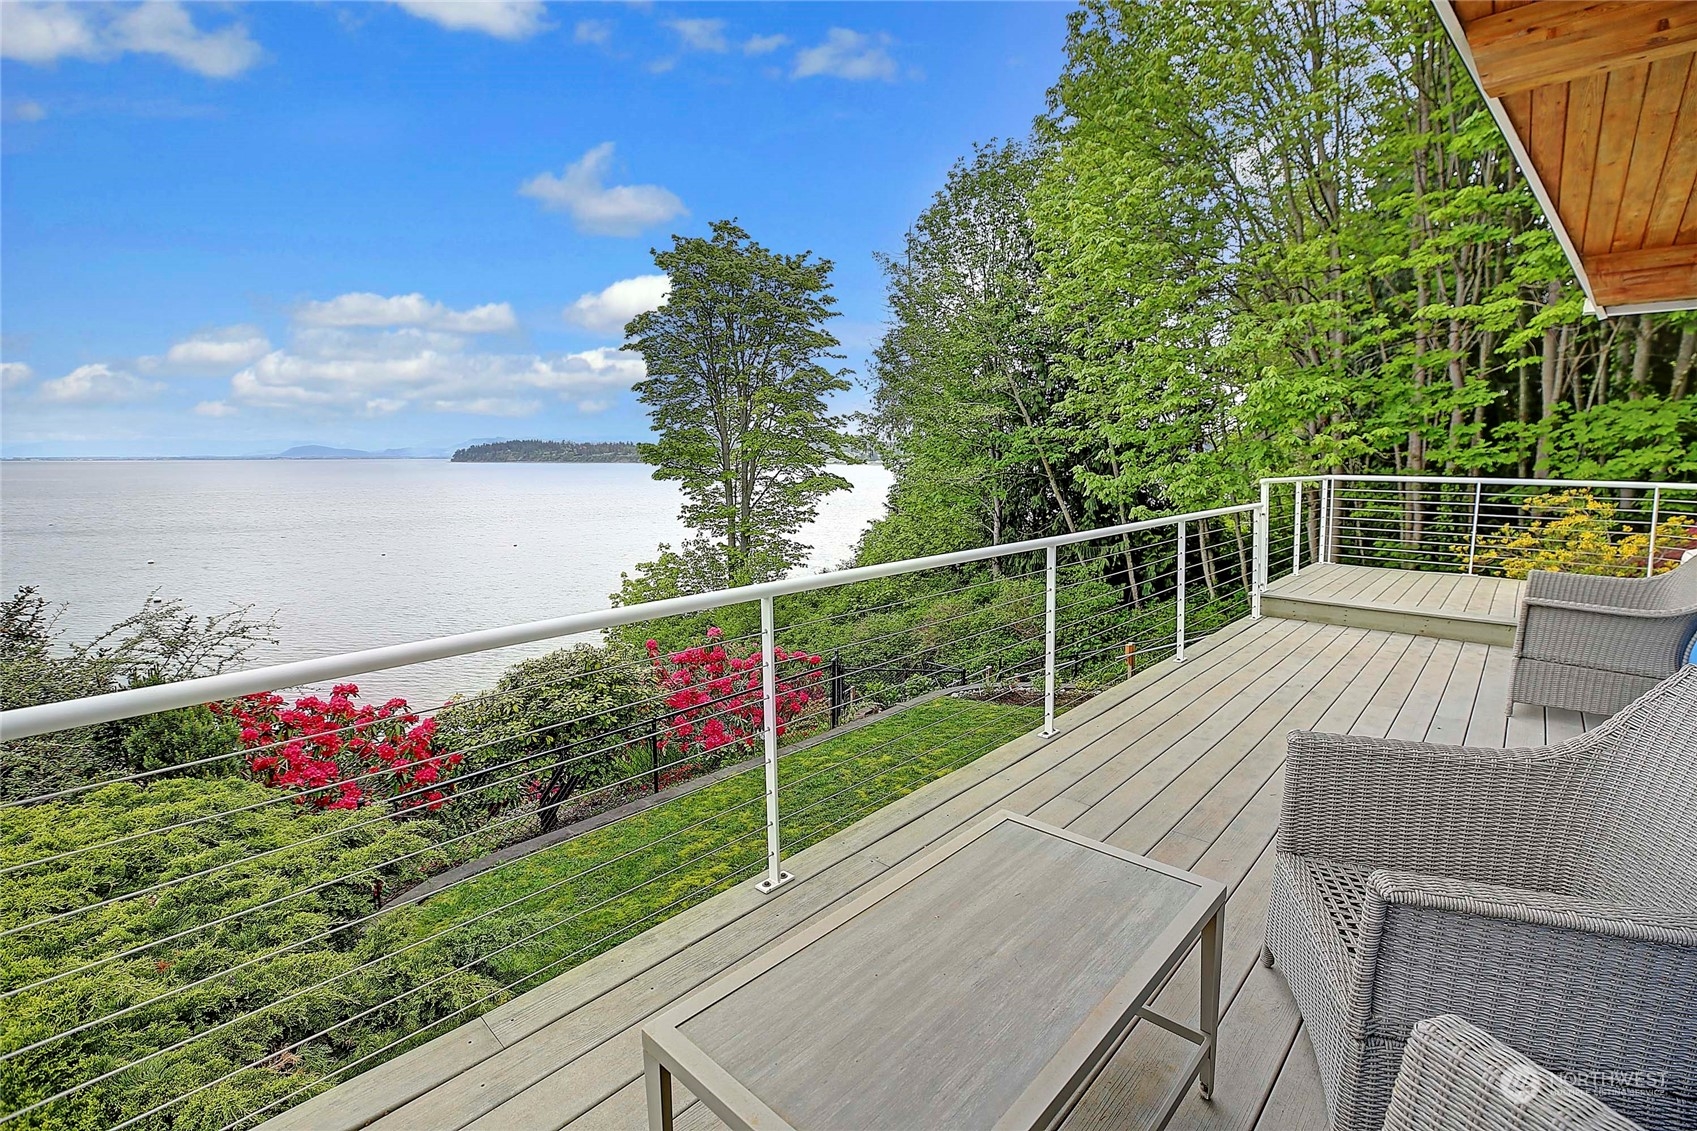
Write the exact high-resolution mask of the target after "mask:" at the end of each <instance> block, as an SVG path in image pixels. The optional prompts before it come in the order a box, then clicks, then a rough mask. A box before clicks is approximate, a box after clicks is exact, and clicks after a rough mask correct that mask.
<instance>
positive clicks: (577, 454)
mask: <svg viewBox="0 0 1697 1131" xmlns="http://www.w3.org/2000/svg"><path fill="white" fill-rule="evenodd" d="M453 462H455V463H641V462H642V457H641V456H639V455H637V452H636V445H635V444H632V443H627V442H625V441H622V440H620V441H614V442H612V443H607V444H580V443H576V442H574V441H572V440H502V441H499V442H498V443H493V444H473V445H471V446H470V447H467V448H461V449H460V450H459V451H457V452H455V453H454V457H453Z"/></svg>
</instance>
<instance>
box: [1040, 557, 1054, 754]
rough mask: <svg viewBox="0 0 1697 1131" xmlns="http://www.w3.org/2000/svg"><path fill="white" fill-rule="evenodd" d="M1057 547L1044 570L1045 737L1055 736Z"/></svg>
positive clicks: (1047, 560)
mask: <svg viewBox="0 0 1697 1131" xmlns="http://www.w3.org/2000/svg"><path fill="white" fill-rule="evenodd" d="M1055 573H1056V570H1055V547H1053V546H1050V547H1049V549H1048V553H1047V555H1046V560H1045V567H1044V570H1043V737H1044V738H1053V737H1054V734H1055Z"/></svg>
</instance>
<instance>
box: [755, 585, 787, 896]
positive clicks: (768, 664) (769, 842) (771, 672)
mask: <svg viewBox="0 0 1697 1131" xmlns="http://www.w3.org/2000/svg"><path fill="white" fill-rule="evenodd" d="M777 637H778V630H777V627H776V625H775V624H774V622H773V616H772V598H770V597H762V598H760V695H761V703H762V708H763V709H762V712H761V715H762V718H763V719H764V722H765V726H764V727H763V728H762V729H763V730H764V731H765V736H766V878H765V879H764V880H761V881H760V882H759V883H758V884H756V885H755V887H757V888H759V889H760V890H761V891H763V892H768V893H770V892H774V891H777V890H778V889H779V888H780V887H782V886H783V885H785V884H787V883H789V882H790V881H791V880H792V879H794V878H795V877H794V876H792V875H790V874H789V873H788V872H786V871H784V870H783V869H782V868H780V867H779V866H778V865H779V863H780V861H781V859H782V857H781V855H780V850H779V847H778V662H777V652H778V639H777Z"/></svg>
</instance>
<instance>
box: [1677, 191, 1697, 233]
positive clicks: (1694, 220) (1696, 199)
mask: <svg viewBox="0 0 1697 1131" xmlns="http://www.w3.org/2000/svg"><path fill="white" fill-rule="evenodd" d="M1673 242H1674V243H1675V244H1679V245H1685V244H1697V195H1694V196H1692V198H1691V199H1690V200H1688V201H1686V202H1685V219H1684V220H1683V221H1682V222H1681V223H1680V225H1679V234H1678V235H1676V236H1674V237H1673Z"/></svg>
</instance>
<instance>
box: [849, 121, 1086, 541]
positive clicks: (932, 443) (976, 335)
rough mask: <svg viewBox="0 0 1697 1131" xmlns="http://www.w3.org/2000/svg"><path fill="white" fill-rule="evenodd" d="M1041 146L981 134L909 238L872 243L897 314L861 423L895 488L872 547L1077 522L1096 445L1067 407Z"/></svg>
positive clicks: (1048, 530) (1008, 535)
mask: <svg viewBox="0 0 1697 1131" xmlns="http://www.w3.org/2000/svg"><path fill="white" fill-rule="evenodd" d="M1044 161H1045V154H1044V152H1043V151H1042V149H1041V148H1039V147H1038V146H1035V145H1032V144H1028V143H1021V142H1006V143H1003V142H990V143H987V144H984V145H980V146H975V147H974V149H973V153H972V156H971V157H970V158H966V159H963V160H961V161H959V162H957V163H956V165H955V167H954V168H953V169H951V170H950V171H949V177H948V181H947V182H946V183H945V184H944V186H943V188H942V189H941V190H940V191H939V192H938V193H937V195H936V197H935V198H934V199H933V201H932V203H931V205H930V207H928V208H927V209H926V210H925V211H924V212H923V213H921V214H920V217H919V219H918V220H917V221H916V222H915V224H914V225H913V227H912V228H911V229H909V231H908V233H907V237H906V239H905V241H904V245H903V248H902V251H901V253H900V254H899V255H892V256H880V257H879V262H880V264H881V265H882V266H883V269H884V278H885V293H886V295H887V300H888V303H889V306H890V312H891V316H892V317H891V325H890V328H889V329H888V331H887V332H886V333H885V335H884V338H883V340H882V342H880V344H879V346H878V349H877V352H876V354H875V358H874V363H873V390H872V391H873V409H872V412H871V413H870V414H869V415H868V418H867V423H868V425H869V427H870V431H871V433H872V435H873V437H874V438H875V439H876V441H877V443H878V446H879V450H880V452H881V453H882V455H883V457H884V460H885V462H886V463H887V464H888V465H889V466H890V468H891V469H892V470H893V471H894V473H895V487H894V490H893V491H892V493H891V500H890V507H889V515H888V517H887V518H886V519H884V520H883V521H881V522H880V523H878V524H877V526H876V527H875V528H874V530H873V531H872V532H871V533H870V534H869V536H868V538H867V539H866V541H865V544H864V545H863V547H862V559H863V560H867V561H871V560H883V559H893V558H900V557H910V556H913V555H915V554H924V553H936V552H941V551H946V550H955V549H964V548H966V547H969V546H980V545H985V544H990V545H996V544H1000V543H1002V542H1007V541H1017V540H1019V539H1021V538H1030V537H1036V536H1039V535H1043V534H1053V533H1058V532H1062V531H1068V530H1074V529H1077V528H1078V525H1079V522H1078V519H1079V515H1080V513H1081V511H1080V493H1079V489H1078V486H1077V483H1076V481H1075V476H1074V475H1073V464H1074V463H1075V462H1076V461H1079V460H1081V459H1086V458H1088V453H1087V452H1084V451H1080V450H1079V445H1078V430H1077V429H1076V427H1075V426H1074V425H1073V423H1072V422H1070V421H1068V420H1067V419H1065V418H1064V416H1063V415H1062V412H1061V402H1062V398H1063V395H1064V391H1065V386H1064V384H1063V382H1064V379H1065V373H1064V371H1063V370H1062V369H1061V368H1060V367H1058V366H1057V365H1056V364H1055V355H1056V345H1057V342H1056V337H1055V335H1054V334H1053V333H1052V332H1051V330H1050V328H1049V326H1048V324H1047V323H1045V322H1044V320H1043V319H1042V318H1041V317H1040V311H1039V308H1038V294H1039V290H1040V287H1041V266H1040V265H1039V263H1038V261H1037V256H1036V248H1035V244H1034V233H1033V225H1032V221H1031V216H1030V212H1029V207H1028V196H1029V193H1030V191H1031V188H1032V185H1033V184H1034V182H1035V181H1036V179H1037V177H1038V175H1039V172H1040V171H1041V169H1042V167H1043V164H1044Z"/></svg>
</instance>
